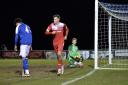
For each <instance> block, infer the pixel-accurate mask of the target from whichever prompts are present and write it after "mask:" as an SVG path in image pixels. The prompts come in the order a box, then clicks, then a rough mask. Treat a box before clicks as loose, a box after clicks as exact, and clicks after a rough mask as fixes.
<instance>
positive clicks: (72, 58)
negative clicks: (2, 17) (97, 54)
mask: <svg viewBox="0 0 128 85" xmlns="http://www.w3.org/2000/svg"><path fill="white" fill-rule="evenodd" d="M76 43H77V38H73V39H72V44H71V45H69V47H68V58H67V59H68V62H69V67H77V66H78V67H83V63H82V61H83V57H82V56H81V55H80V52H79V51H78V46H76Z"/></svg>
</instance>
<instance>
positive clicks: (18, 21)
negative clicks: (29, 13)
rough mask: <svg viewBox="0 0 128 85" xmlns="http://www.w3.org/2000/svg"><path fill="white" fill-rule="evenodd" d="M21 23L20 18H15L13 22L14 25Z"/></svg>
mask: <svg viewBox="0 0 128 85" xmlns="http://www.w3.org/2000/svg"><path fill="white" fill-rule="evenodd" d="M21 22H22V19H21V18H16V19H15V21H14V23H15V24H16V23H21Z"/></svg>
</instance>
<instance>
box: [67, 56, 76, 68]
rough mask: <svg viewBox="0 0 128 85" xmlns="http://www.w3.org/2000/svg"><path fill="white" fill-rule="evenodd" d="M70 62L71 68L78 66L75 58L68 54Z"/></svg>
mask: <svg viewBox="0 0 128 85" xmlns="http://www.w3.org/2000/svg"><path fill="white" fill-rule="evenodd" d="M68 63H69V67H71V68H73V67H76V65H75V64H74V63H75V60H74V59H72V58H71V57H70V56H68Z"/></svg>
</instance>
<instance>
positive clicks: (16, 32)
mask: <svg viewBox="0 0 128 85" xmlns="http://www.w3.org/2000/svg"><path fill="white" fill-rule="evenodd" d="M19 26H20V25H17V26H16V30H15V34H18V29H19Z"/></svg>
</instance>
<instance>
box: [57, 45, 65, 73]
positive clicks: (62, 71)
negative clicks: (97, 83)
mask: <svg viewBox="0 0 128 85" xmlns="http://www.w3.org/2000/svg"><path fill="white" fill-rule="evenodd" d="M63 47H64V43H59V44H58V54H57V55H58V63H59V64H61V74H63V73H64V64H63V58H62V52H63Z"/></svg>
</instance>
